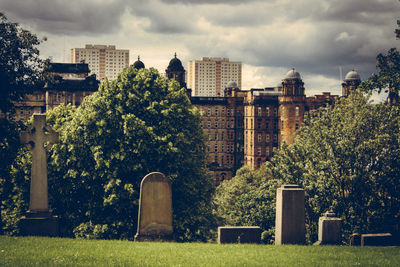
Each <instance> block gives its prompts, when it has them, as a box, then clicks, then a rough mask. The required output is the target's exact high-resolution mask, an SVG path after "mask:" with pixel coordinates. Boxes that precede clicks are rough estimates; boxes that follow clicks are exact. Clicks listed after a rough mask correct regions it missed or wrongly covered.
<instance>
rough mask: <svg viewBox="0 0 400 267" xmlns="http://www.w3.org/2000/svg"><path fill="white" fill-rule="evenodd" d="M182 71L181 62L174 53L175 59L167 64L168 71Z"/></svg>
mask: <svg viewBox="0 0 400 267" xmlns="http://www.w3.org/2000/svg"><path fill="white" fill-rule="evenodd" d="M184 70H185V69H184V68H183V66H182V62H181V61H180V60H179V59H178V58H177V57H176V53H175V57H174V58H173V59H171V61H170V62H169V65H168V71H184Z"/></svg>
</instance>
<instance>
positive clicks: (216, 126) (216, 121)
mask: <svg viewBox="0 0 400 267" xmlns="http://www.w3.org/2000/svg"><path fill="white" fill-rule="evenodd" d="M215 128H218V120H215Z"/></svg>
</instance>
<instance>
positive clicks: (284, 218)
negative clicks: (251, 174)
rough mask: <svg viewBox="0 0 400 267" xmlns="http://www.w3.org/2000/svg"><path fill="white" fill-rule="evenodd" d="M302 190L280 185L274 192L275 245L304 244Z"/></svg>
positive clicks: (294, 186) (295, 186)
mask: <svg viewBox="0 0 400 267" xmlns="http://www.w3.org/2000/svg"><path fill="white" fill-rule="evenodd" d="M304 198H305V195H304V190H303V189H302V188H300V187H299V186H298V185H282V186H281V187H280V188H278V189H277V192H276V220H275V245H283V244H304V243H305V232H306V227H305V206H304Z"/></svg>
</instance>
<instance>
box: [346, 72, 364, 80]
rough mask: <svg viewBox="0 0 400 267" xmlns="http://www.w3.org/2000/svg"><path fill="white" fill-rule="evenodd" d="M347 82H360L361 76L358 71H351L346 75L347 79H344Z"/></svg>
mask: <svg viewBox="0 0 400 267" xmlns="http://www.w3.org/2000/svg"><path fill="white" fill-rule="evenodd" d="M344 80H345V81H356V80H358V81H360V80H361V78H360V75H359V74H358V72H357V71H355V70H351V71H349V72H348V73H347V74H346V77H345V78H344Z"/></svg>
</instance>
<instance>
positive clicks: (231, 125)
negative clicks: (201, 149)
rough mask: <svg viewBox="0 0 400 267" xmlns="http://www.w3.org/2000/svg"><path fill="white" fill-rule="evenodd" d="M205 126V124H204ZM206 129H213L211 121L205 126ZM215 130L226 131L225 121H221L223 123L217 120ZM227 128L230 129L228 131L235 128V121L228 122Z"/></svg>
mask: <svg viewBox="0 0 400 267" xmlns="http://www.w3.org/2000/svg"><path fill="white" fill-rule="evenodd" d="M204 124H205V122H204ZM205 128H208V129H210V128H211V121H210V120H208V121H207V124H206V125H205ZM214 128H221V129H225V120H221V121H218V120H215V123H214ZM226 128H228V129H229V128H231V129H233V128H235V122H234V121H233V120H232V121H226Z"/></svg>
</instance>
